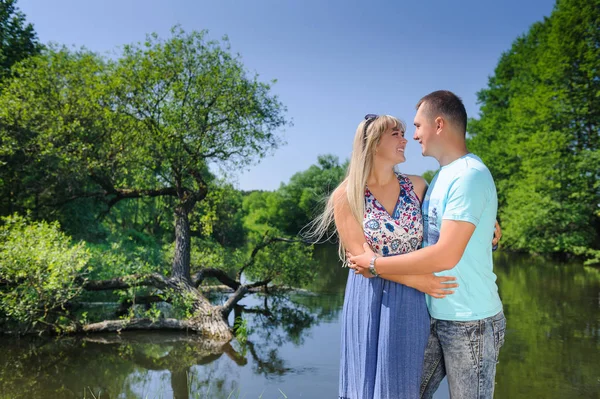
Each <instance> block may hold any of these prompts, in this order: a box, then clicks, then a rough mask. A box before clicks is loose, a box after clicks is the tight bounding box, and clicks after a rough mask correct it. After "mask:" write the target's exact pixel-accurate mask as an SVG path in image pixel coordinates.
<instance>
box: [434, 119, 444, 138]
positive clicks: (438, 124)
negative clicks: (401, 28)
mask: <svg viewBox="0 0 600 399" xmlns="http://www.w3.org/2000/svg"><path fill="white" fill-rule="evenodd" d="M445 126H446V121H445V120H444V118H443V117H441V116H438V117H437V118H435V132H436V134H440V133H441V132H442V129H444V127H445Z"/></svg>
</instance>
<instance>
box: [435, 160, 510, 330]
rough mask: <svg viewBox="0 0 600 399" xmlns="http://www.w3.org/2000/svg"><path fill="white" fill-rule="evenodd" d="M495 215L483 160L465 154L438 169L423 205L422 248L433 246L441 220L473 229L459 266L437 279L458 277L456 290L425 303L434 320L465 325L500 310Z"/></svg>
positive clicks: (495, 199) (495, 202)
mask: <svg viewBox="0 0 600 399" xmlns="http://www.w3.org/2000/svg"><path fill="white" fill-rule="evenodd" d="M497 210H498V197H497V195H496V186H495V184H494V179H493V178H492V174H491V173H490V171H489V170H488V168H487V167H486V166H485V165H484V164H483V162H482V161H481V159H479V157H477V156H476V155H473V154H467V155H464V156H462V157H460V158H459V159H457V160H456V161H454V162H452V163H450V164H448V165H446V166H444V167H442V168H441V169H440V170H439V172H438V173H437V174H436V175H435V177H434V178H433V180H432V181H431V184H430V185H429V189H428V190H427V194H426V195H425V200H424V201H423V224H424V232H423V233H424V234H423V235H424V238H423V246H424V247H426V246H428V245H433V244H435V243H436V242H437V241H438V239H439V236H440V229H441V227H442V220H444V219H447V220H458V221H464V222H469V223H472V224H474V225H475V231H474V232H473V236H472V237H471V239H470V240H469V243H468V244H467V248H466V249H465V253H464V254H463V256H462V258H461V259H460V261H459V262H458V264H457V265H456V266H455V267H454V268H452V269H450V270H446V271H443V272H440V273H436V275H438V276H454V277H456V280H457V283H458V288H457V289H456V290H455V291H454V294H452V295H448V296H446V297H445V298H443V299H436V298H432V297H430V296H429V295H426V297H427V307H428V308H429V313H430V314H431V316H432V317H434V318H436V319H440V320H455V321H468V320H480V319H484V318H486V317H490V316H493V315H495V314H497V313H498V312H500V311H501V310H502V302H501V301H500V297H499V296H498V286H497V285H496V275H495V274H494V271H493V261H492V237H493V235H494V223H495V221H496V213H497Z"/></svg>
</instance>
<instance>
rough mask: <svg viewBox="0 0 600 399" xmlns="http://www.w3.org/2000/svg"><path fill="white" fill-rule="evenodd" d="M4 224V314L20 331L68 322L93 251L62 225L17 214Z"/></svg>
mask: <svg viewBox="0 0 600 399" xmlns="http://www.w3.org/2000/svg"><path fill="white" fill-rule="evenodd" d="M2 222H3V225H2V226H1V227H0V264H1V265H2V268H0V317H6V318H7V320H8V321H9V322H10V323H11V324H16V325H17V326H18V327H17V328H18V330H19V331H20V332H27V331H30V330H31V329H33V328H35V327H36V325H37V324H38V323H42V324H43V325H45V326H49V327H51V328H61V327H63V326H65V325H66V324H68V320H66V319H65V318H64V316H65V315H67V314H68V313H67V309H66V306H67V304H68V303H69V301H71V300H72V299H73V298H75V297H77V296H78V295H79V294H80V293H81V291H82V283H81V281H80V277H81V275H82V274H83V273H85V272H86V270H87V266H88V262H89V260H90V256H91V255H90V252H89V250H88V249H86V247H85V245H84V243H82V242H80V243H77V244H74V243H72V242H71V239H70V238H69V237H67V236H66V235H65V234H64V233H62V232H61V231H60V227H59V225H58V223H52V224H49V223H46V222H35V223H28V222H27V220H26V219H24V218H22V217H19V216H11V217H6V218H3V219H2Z"/></svg>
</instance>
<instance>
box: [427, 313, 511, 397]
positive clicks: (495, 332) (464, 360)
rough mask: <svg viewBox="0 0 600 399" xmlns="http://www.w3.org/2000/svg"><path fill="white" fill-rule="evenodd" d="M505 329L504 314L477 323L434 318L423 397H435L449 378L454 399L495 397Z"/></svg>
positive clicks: (428, 348)
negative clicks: (497, 370) (439, 387)
mask: <svg viewBox="0 0 600 399" xmlns="http://www.w3.org/2000/svg"><path fill="white" fill-rule="evenodd" d="M505 330H506V318H505V317H504V313H503V312H500V313H498V314H497V315H495V316H492V317H488V318H486V319H482V320H474V321H448V320H437V319H434V318H433V317H432V318H431V332H430V334H429V341H428V343H427V349H426V350H425V362H424V365H423V380H422V383H421V398H427V399H430V398H432V397H433V394H434V393H435V391H436V390H437V388H438V386H439V385H440V382H442V380H443V379H444V376H446V375H447V376H448V386H449V388H450V398H452V399H488V398H492V397H493V396H494V377H495V376H496V363H497V362H498V354H499V352H500V347H501V346H502V344H503V343H504V331H505Z"/></svg>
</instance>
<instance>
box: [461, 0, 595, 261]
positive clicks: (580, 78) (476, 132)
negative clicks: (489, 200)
mask: <svg viewBox="0 0 600 399" xmlns="http://www.w3.org/2000/svg"><path fill="white" fill-rule="evenodd" d="M598 26H600V1H598V0H593V1H583V0H559V1H557V3H556V6H555V8H554V11H553V12H552V14H551V16H550V17H548V18H546V19H545V20H544V21H542V22H538V23H536V24H534V25H533V26H532V27H531V29H530V30H529V32H527V33H526V34H525V35H523V36H522V37H519V38H518V39H517V40H516V41H515V42H514V43H513V45H512V47H511V49H510V50H509V51H507V52H506V53H504V54H503V55H502V57H501V58H500V61H499V63H498V66H497V67H496V70H495V74H494V75H493V76H492V77H490V79H489V84H488V87H487V88H486V89H484V90H482V91H480V92H479V93H478V99H479V102H480V104H481V117H480V119H478V120H470V121H469V129H468V131H469V135H470V140H469V148H470V150H471V151H473V152H475V153H477V154H478V155H480V156H481V157H482V158H483V160H484V161H485V162H486V164H487V165H488V166H489V167H490V170H491V171H492V174H493V175H494V178H495V180H496V183H497V188H498V197H499V219H500V221H501V224H502V227H503V232H504V239H503V242H504V244H505V246H506V247H508V248H511V249H515V250H521V251H528V252H537V253H547V254H556V255H560V254H565V253H583V252H586V251H593V250H594V249H598V248H599V247H600V242H599V237H600V234H599V233H600V208H599V207H598V205H599V204H600V183H599V181H600V179H599V177H600V175H599V171H600V169H599V168H598V165H599V164H600V132H599V126H600V97H598V93H600V30H599V29H598Z"/></svg>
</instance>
